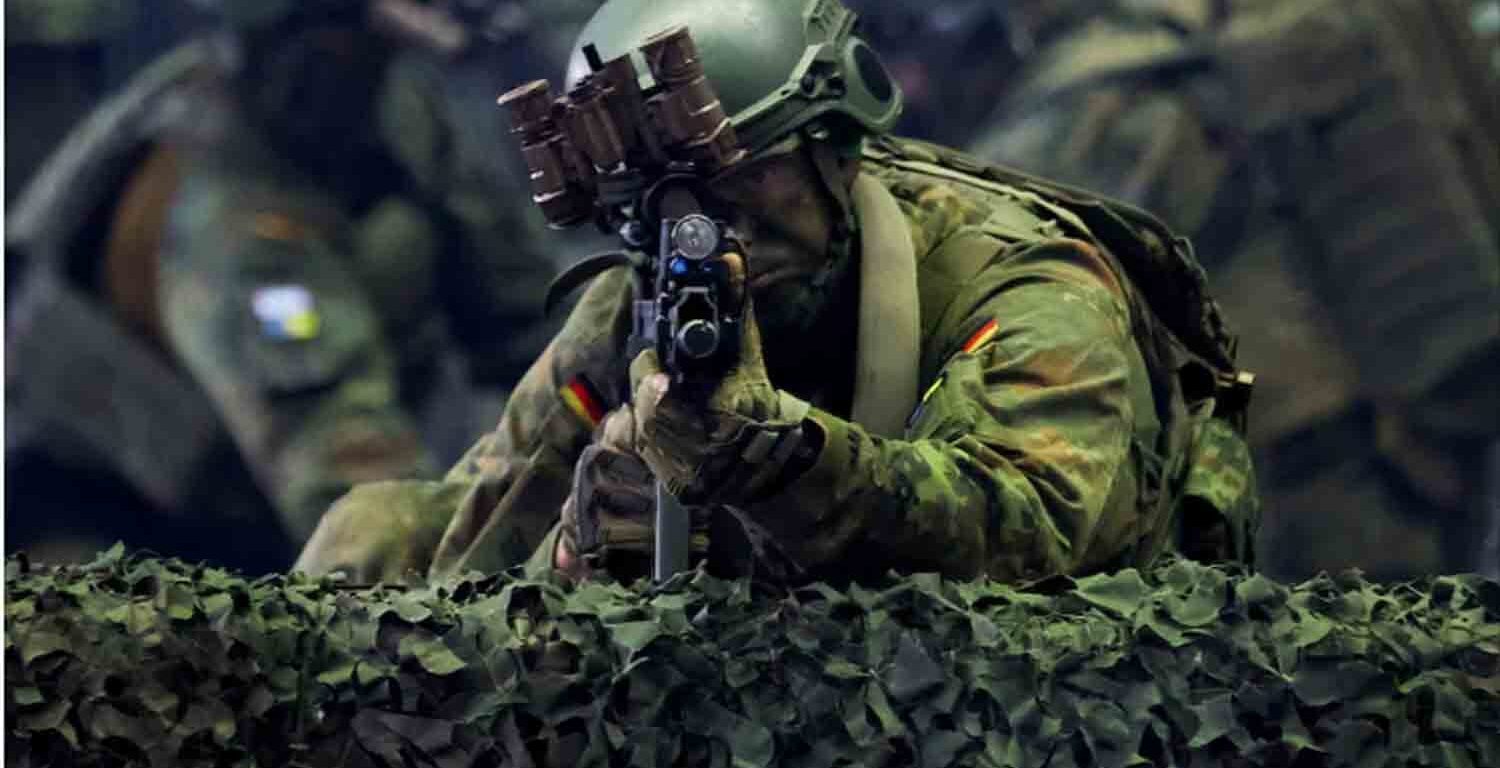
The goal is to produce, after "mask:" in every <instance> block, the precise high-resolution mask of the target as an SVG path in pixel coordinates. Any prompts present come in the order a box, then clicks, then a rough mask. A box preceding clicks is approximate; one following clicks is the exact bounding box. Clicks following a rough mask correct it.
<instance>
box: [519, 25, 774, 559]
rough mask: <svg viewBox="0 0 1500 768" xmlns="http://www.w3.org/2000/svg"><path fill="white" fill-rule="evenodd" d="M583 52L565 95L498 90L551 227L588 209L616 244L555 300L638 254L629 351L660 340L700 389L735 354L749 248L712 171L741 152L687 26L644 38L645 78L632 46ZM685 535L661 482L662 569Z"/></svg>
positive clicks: (687, 384) (581, 268)
mask: <svg viewBox="0 0 1500 768" xmlns="http://www.w3.org/2000/svg"><path fill="white" fill-rule="evenodd" d="M583 51H584V56H585V58H586V60H587V61H588V64H589V69H590V72H589V74H588V75H586V76H584V77H582V78H581V79H579V80H578V81H577V82H576V83H575V84H574V85H573V86H572V87H571V88H570V89H569V90H568V92H567V94H566V95H564V96H561V97H557V98H553V96H552V93H551V87H550V85H549V84H548V82H547V81H546V80H535V81H532V82H530V83H527V84H526V85H522V86H520V87H517V88H515V89H513V90H511V91H510V92H508V93H506V94H505V95H504V96H502V97H501V98H500V104H501V105H502V106H505V107H508V108H509V110H510V116H511V122H512V126H513V129H512V133H514V134H517V135H518V136H519V137H520V140H521V152H522V154H523V155H524V156H525V160H526V165H527V167H528V169H529V170H530V173H531V189H532V200H533V202H535V203H536V204H537V205H538V206H539V207H540V208H541V209H542V213H543V215H544V216H545V217H546V219H547V223H548V225H549V226H550V227H553V228H555V229H562V228H569V227H575V226H578V225H581V224H585V223H587V222H590V221H592V222H593V223H594V224H595V225H596V226H598V227H599V229H600V230H601V231H603V232H605V233H607V234H614V235H616V236H618V238H619V242H620V244H621V246H622V248H621V250H618V251H612V252H609V253H603V254H599V255H596V256H592V257H589V258H587V259H584V260H583V261H581V262H579V263H578V264H576V265H574V266H573V267H571V268H570V269H568V270H567V271H565V272H564V273H563V274H562V275H560V276H559V277H558V278H557V279H556V280H555V281H553V284H552V286H551V288H550V289H549V290H548V292H547V309H548V311H549V312H550V311H551V309H552V308H553V306H554V305H555V304H556V303H557V301H558V300H559V299H560V298H561V297H563V296H565V295H567V294H568V293H570V292H571V291H572V290H573V289H575V288H577V287H579V286H581V285H583V284H584V283H586V282H587V281H589V280H591V279H593V278H594V277H595V276H597V275H598V274H600V273H601V272H603V271H605V270H607V269H611V268H613V267H616V266H621V265H627V266H630V267H631V268H632V270H633V274H634V276H635V281H634V285H635V295H634V308H633V324H632V328H631V339H630V350H629V351H630V354H632V355H634V354H635V353H637V352H639V351H640V350H642V349H647V348H651V347H654V348H655V349H656V352H657V355H658V356H659V359H660V360H661V363H662V367H663V368H664V369H665V371H666V372H667V373H668V375H669V376H671V378H672V385H673V386H674V387H678V388H682V389H684V390H686V391H687V392H688V393H689V394H690V395H691V394H693V393H699V394H702V395H706V394H707V393H708V392H709V391H711V389H712V385H713V384H714V383H715V382H717V381H718V380H719V379H720V378H721V377H722V376H723V375H724V374H725V373H726V372H727V371H729V370H730V368H732V367H733V365H734V363H735V358H736V356H737V355H738V353H739V341H740V333H741V321H742V318H743V315H744V312H743V309H744V307H743V305H744V301H743V297H742V296H741V293H742V291H743V285H744V282H743V277H744V276H743V274H731V263H730V262H729V261H727V260H725V259H724V256H725V255H726V254H727V253H730V252H739V253H740V254H744V249H743V248H742V247H739V243H738V238H737V237H736V234H735V232H734V231H733V230H732V229H731V227H730V225H729V222H730V221H731V220H732V218H733V217H732V215H730V214H731V212H730V211H727V210H724V209H723V208H722V207H720V204H719V203H717V202H716V201H715V200H714V198H713V197H712V196H711V195H709V194H708V193H707V183H708V181H709V179H711V178H713V177H714V176H716V175H718V174H720V173H722V172H723V171H724V170H726V169H727V168H729V167H730V166H732V165H734V164H735V163H738V162H740V161H741V160H743V159H744V157H745V155H746V153H745V150H744V149H743V148H742V147H741V146H740V145H739V142H738V140H737V138H736V136H735V132H734V127H733V126H732V125H731V124H730V122H729V118H728V116H726V115H725V112H724V108H723V106H722V105H721V104H720V103H719V98H718V95H717V94H716V93H715V92H714V89H713V87H712V86H711V85H710V83H709V82H708V79H707V78H706V77H705V76H704V73H703V65H702V63H701V62H700V61H699V60H698V51H697V46H696V45H695V44H694V43H693V40H692V37H691V36H690V35H689V33H688V30H687V28H686V27H683V26H678V27H675V28H672V29H669V30H667V31H664V32H662V33H660V34H657V35H655V36H653V37H651V38H649V39H648V40H647V41H646V42H645V44H643V45H642V46H641V48H640V49H639V53H640V55H641V57H642V58H643V59H644V61H645V63H646V66H647V69H648V71H649V74H650V76H651V79H650V81H649V82H648V83H647V84H646V85H644V86H643V85H642V83H641V78H640V77H639V74H638V72H637V71H636V68H635V64H634V63H633V62H632V59H631V56H630V54H626V55H622V56H619V57H617V58H614V59H611V60H610V61H607V62H605V61H601V60H600V57H599V53H598V50H597V49H596V48H595V47H594V46H592V45H589V46H585V47H584V49H583ZM689 533H690V521H689V519H688V515H687V512H686V511H685V510H684V509H683V508H682V506H681V504H680V503H679V502H678V501H677V500H676V499H675V498H673V497H672V495H671V494H670V493H669V492H668V491H667V489H666V488H665V486H664V485H663V484H662V483H661V481H657V483H656V520H655V545H656V546H655V560H654V564H653V568H652V575H653V577H654V578H656V579H657V580H662V579H666V578H668V577H670V576H671V575H672V574H674V573H678V572H680V571H683V570H686V569H687V566H688V539H689Z"/></svg>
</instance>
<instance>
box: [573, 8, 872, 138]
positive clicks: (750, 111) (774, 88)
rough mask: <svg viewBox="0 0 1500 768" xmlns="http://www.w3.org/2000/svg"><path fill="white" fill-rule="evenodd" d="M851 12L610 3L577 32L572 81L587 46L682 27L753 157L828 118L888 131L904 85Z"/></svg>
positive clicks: (629, 44)
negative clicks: (898, 82)
mask: <svg viewBox="0 0 1500 768" xmlns="http://www.w3.org/2000/svg"><path fill="white" fill-rule="evenodd" d="M855 18H856V17H855V14H854V12H852V11H850V10H849V9H848V8H845V7H844V6H843V4H842V3H840V2H838V0H724V1H723V2H716V3H713V4H711V5H709V4H706V3H704V2H702V0H614V2H609V3H606V4H605V5H604V6H603V7H602V8H600V9H599V11H598V13H595V14H594V17H593V18H592V19H590V20H589V23H588V24H587V25H586V26H585V27H584V28H583V32H582V33H580V34H579V38H578V40H579V42H578V44H577V45H576V46H574V49H573V53H572V56H571V58H570V59H569V61H568V72H567V78H566V84H567V87H569V88H571V87H572V86H573V85H574V84H575V83H576V82H577V81H578V80H579V79H580V78H582V77H583V76H585V75H587V74H588V73H589V71H590V69H589V64H588V59H587V58H586V56H585V53H584V48H585V47H586V46H590V45H591V46H593V47H594V48H595V49H597V52H598V56H599V57H600V60H604V61H608V60H609V59H612V58H615V57H618V56H620V55H623V54H625V53H628V52H631V51H634V50H635V49H637V48H639V47H640V45H641V44H642V43H643V42H644V41H645V40H646V38H648V37H650V36H651V35H654V34H656V33H658V32H661V31H663V30H666V29H669V28H671V27H674V26H677V25H686V26H687V27H688V31H689V32H690V33H691V34H692V36H693V40H694V42H695V43H696V44H697V47H698V51H699V54H700V55H701V57H702V61H703V70H704V74H705V75H707V77H708V80H709V82H711V83H713V84H714V88H715V90H716V91H717V92H718V94H719V99H720V101H721V102H722V103H723V105H724V111H725V112H726V113H727V114H728V115H729V117H730V120H731V122H733V124H734V129H735V133H736V134H737V135H738V136H739V139H740V142H741V144H742V145H743V146H744V147H745V148H746V149H747V150H749V151H750V152H751V153H752V154H754V153H756V152H759V151H761V150H764V149H766V148H768V147H769V146H770V145H771V144H773V143H775V142H776V141H777V140H779V139H782V138H784V137H786V136H788V135H789V134H791V133H793V132H795V131H798V130H801V129H803V128H807V127H811V126H814V125H817V124H820V123H822V122H823V119H824V118H830V117H836V118H839V119H843V120H845V121H849V122H852V123H853V125H854V126H857V128H858V129H859V131H860V132H865V133H885V132H887V131H889V130H890V129H891V127H892V126H893V125H894V124H895V122H896V119H897V117H899V116H900V114H901V102H902V99H901V91H900V89H899V88H897V87H896V84H895V82H894V81H893V80H892V79H891V77H890V75H889V74H888V73H887V72H886V69H885V65H884V64H882V63H881V61H880V57H879V56H877V55H876V53H875V51H874V49H872V48H871V47H870V46H869V45H868V44H867V43H866V42H865V41H864V40H863V39H861V38H860V37H858V36H856V35H855V34H854V22H855ZM798 41H800V42H798ZM639 69H641V70H643V71H644V67H642V68H639ZM822 127H824V128H828V127H830V126H822Z"/></svg>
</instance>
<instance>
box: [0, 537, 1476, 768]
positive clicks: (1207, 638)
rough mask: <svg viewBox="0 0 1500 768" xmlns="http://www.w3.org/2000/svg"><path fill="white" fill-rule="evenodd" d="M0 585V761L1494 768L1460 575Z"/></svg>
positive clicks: (178, 578) (1471, 601) (167, 579)
mask: <svg viewBox="0 0 1500 768" xmlns="http://www.w3.org/2000/svg"><path fill="white" fill-rule="evenodd" d="M6 588H7V595H6V598H7V600H6V606H5V611H6V636H5V662H6V722H7V728H8V730H7V733H6V756H7V758H8V759H9V761H10V764H11V765H17V766H26V765H80V766H93V765H127V764H142V765H143V764H147V763H150V764H153V765H174V766H175V765H183V766H196V765H205V766H206V765H215V766H241V765H243V766H249V765H261V766H280V765H308V766H322V765H380V766H466V765H494V766H499V765H505V766H533V765H558V766H570V765H617V766H624V765H641V766H669V765H670V766H700V765H701V766H735V768H750V767H752V766H768V765H777V766H814V765H816V766H832V765H840V764H845V765H869V766H875V765H921V766H942V765H973V766H1043V765H1047V766H1053V767H1054V768H1057V767H1061V766H1075V765H1077V766H1084V765H1097V766H1147V765H1158V766H1167V765H1175V766H1187V765H1216V766H1217V765H1246V766H1256V765H1267V766H1269V765H1275V766H1298V767H1301V766H1322V765H1329V766H1345V765H1347V766H1411V765H1424V766H1427V765H1430V766H1448V767H1455V768H1461V767H1462V766H1495V765H1500V624H1497V623H1496V622H1497V619H1500V616H1497V614H1500V584H1496V583H1495V582H1490V581H1483V580H1480V579H1478V578H1474V577H1442V578H1435V579H1432V580H1428V581H1423V582H1419V583H1412V584H1403V585H1396V586H1377V585H1372V584H1370V583H1367V582H1365V581H1363V580H1361V579H1360V578H1358V577H1357V576H1355V575H1349V576H1345V577H1340V578H1319V579H1315V580H1313V581H1309V582H1307V583H1305V584H1302V585H1300V586H1297V587H1291V588H1288V587H1285V586H1281V585H1278V584H1276V583H1273V582H1271V581H1268V580H1267V579H1265V578H1263V577H1260V576H1245V575H1243V574H1237V573H1230V572H1226V571H1223V570H1219V569H1213V568H1206V567H1202V566H1198V565H1193V564H1189V563H1185V562H1173V563H1167V564H1164V565H1162V566H1161V567H1159V568H1157V569H1155V570H1154V571H1151V572H1148V573H1138V572H1136V571H1125V572H1123V573H1120V574H1118V575H1113V576H1099V577H1092V578H1087V579H1079V580H1076V581H1074V580H1068V579H1055V580H1052V581H1050V582H1047V583H1045V584H1042V585H1038V586H1036V587H1033V588H1031V589H1029V590H1026V591H1018V590H1016V589H1014V588H1011V587H1007V586H1002V585H998V584H990V583H954V582H945V581H941V580H939V579H937V578H933V577H927V576H918V577H914V578H911V579H908V580H905V581H901V582H894V583H893V585H891V586H889V587H888V588H883V589H879V590H875V589H861V588H851V589H849V590H847V591H842V590H836V589H832V588H829V587H826V586H814V587H809V588H807V589H803V590H799V591H796V592H794V593H791V594H786V593H774V592H771V591H764V592H762V591H760V590H759V589H758V588H757V589H752V588H751V587H750V586H748V585H747V584H745V583H737V582H725V581H719V580H716V579H713V578H710V577H707V576H704V575H696V576H692V575H688V576H683V577H679V578H678V579H677V580H675V581H674V582H672V583H670V584H668V585H666V586H665V587H664V588H662V589H658V590H654V591H652V590H644V589H643V590H641V591H632V590H628V589H625V588H621V587H616V586H606V585H600V584H590V585H587V586H583V587H581V588H577V589H569V588H565V587H561V586H559V585H557V584H552V583H544V582H536V581H526V580H522V579H519V578H513V577H510V576H497V577H491V578H484V579H481V578H473V579H468V580H464V581H460V582H455V583H450V584H445V585H442V586H428V587H424V588H416V589H412V590H409V591H401V590H396V589H389V588H383V589H374V590H354V589H349V588H339V587H338V586H336V585H334V584H332V583H331V582H320V581H313V580H307V579H304V578H302V577H300V576H295V575H294V576H289V577H280V576H276V577H267V578H263V579H260V580H257V581H246V580H244V579H241V578H239V577H237V576H235V575H232V574H230V573H226V572H224V571H221V570H217V569H213V568H205V567H195V566H190V565H184V564H181V563H178V562H170V561H158V560H152V559H143V558H129V557H123V556H122V555H121V552H120V551H119V550H118V549H116V550H114V551H112V552H111V553H107V554H106V555H104V556H101V558H100V559H99V560H98V561H96V562H95V563H93V564H92V565H90V566H87V567H80V568H73V569H67V570H51V569H39V568H35V569H29V568H28V567H27V566H26V563H25V562H24V561H22V560H18V559H12V560H11V561H10V563H9V565H8V570H7V578H6Z"/></svg>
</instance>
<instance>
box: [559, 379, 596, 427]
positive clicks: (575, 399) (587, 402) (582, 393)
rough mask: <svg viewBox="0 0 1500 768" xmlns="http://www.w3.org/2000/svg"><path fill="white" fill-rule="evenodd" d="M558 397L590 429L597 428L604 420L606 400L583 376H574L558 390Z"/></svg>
mask: <svg viewBox="0 0 1500 768" xmlns="http://www.w3.org/2000/svg"><path fill="white" fill-rule="evenodd" d="M558 395H560V396H561V397H562V399H563V402H564V403H567V404H568V408H570V409H571V410H572V411H573V413H576V414H578V418H580V419H583V420H584V421H585V422H586V423H587V424H588V425H589V426H590V427H597V426H599V422H601V421H603V420H604V399H603V398H601V397H599V391H598V390H596V389H594V385H593V384H590V383H589V380H588V379H586V378H584V377H583V376H574V377H573V378H572V379H571V380H570V381H569V382H568V383H567V384H566V385H565V386H563V388H562V389H559V390H558Z"/></svg>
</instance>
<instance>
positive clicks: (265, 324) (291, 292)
mask: <svg viewBox="0 0 1500 768" xmlns="http://www.w3.org/2000/svg"><path fill="white" fill-rule="evenodd" d="M250 310H251V312H253V313H254V314H255V320H256V323H257V324H258V325H259V327H260V333H261V335H262V336H264V337H265V338H267V339H271V340H272V341H308V340H311V339H315V338H317V337H318V333H319V332H320V331H321V329H322V326H323V319H322V316H321V315H320V314H319V313H318V307H317V302H316V301H315V300H314V299H313V293H312V291H310V290H308V289H307V287H306V286H303V285H268V286H263V287H261V288H256V289H255V291H254V293H252V294H251V295H250Z"/></svg>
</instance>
